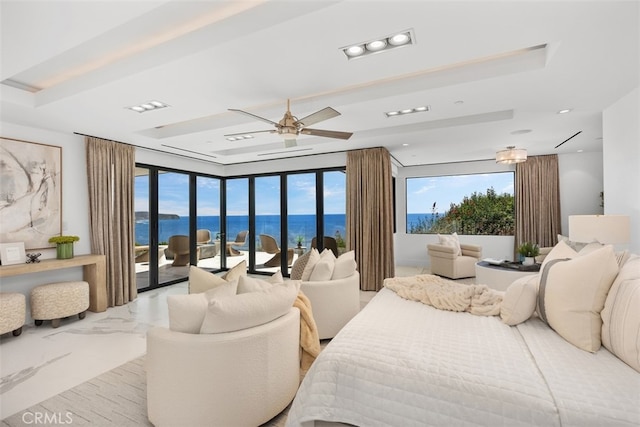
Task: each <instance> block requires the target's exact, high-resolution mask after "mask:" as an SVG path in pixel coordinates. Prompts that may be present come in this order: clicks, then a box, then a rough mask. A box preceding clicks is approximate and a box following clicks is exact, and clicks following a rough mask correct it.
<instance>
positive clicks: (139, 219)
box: [134, 167, 157, 289]
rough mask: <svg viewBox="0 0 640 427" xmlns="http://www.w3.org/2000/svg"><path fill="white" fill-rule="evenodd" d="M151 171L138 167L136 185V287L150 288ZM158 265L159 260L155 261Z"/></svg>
mask: <svg viewBox="0 0 640 427" xmlns="http://www.w3.org/2000/svg"><path fill="white" fill-rule="evenodd" d="M149 189H150V184H149V169H148V168H143V167H136V177H135V183H134V209H135V262H136V287H137V288H138V289H144V288H148V287H149V286H150V283H151V278H150V274H151V270H152V269H153V268H155V267H152V266H151V262H152V260H151V246H152V245H151V240H150V238H149V236H150V235H151V224H150V222H149V221H150V218H151V216H150V211H151V209H150V208H149V202H150V199H149ZM154 262H155V263H156V264H157V259H154Z"/></svg>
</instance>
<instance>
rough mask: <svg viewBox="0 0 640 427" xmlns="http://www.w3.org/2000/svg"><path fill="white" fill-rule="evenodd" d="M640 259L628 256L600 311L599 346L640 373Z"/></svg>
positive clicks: (639, 257)
mask: <svg viewBox="0 0 640 427" xmlns="http://www.w3.org/2000/svg"><path fill="white" fill-rule="evenodd" d="M639 308H640V256H638V255H629V257H628V259H627V261H626V262H625V263H624V264H623V265H622V268H620V272H619V273H618V275H617V276H616V279H615V280H614V282H613V285H611V289H610V290H609V294H608V295H607V299H606V301H605V303H604V309H602V313H601V315H602V345H604V346H605V347H606V348H607V350H609V351H610V352H611V353H613V354H615V355H616V356H618V358H620V359H621V360H622V361H623V362H625V363H626V364H627V365H629V366H631V367H632V368H633V369H635V370H636V371H638V372H640V309H639Z"/></svg>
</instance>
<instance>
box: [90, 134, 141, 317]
mask: <svg viewBox="0 0 640 427" xmlns="http://www.w3.org/2000/svg"><path fill="white" fill-rule="evenodd" d="M85 145H86V155H87V177H88V182H89V227H90V234H91V252H92V253H95V254H102V255H105V256H106V260H107V277H106V281H107V302H108V305H109V307H113V306H117V305H123V304H126V303H128V302H129V301H133V300H134V299H136V297H137V296H138V290H137V287H136V280H135V279H136V276H135V274H136V273H135V257H134V250H133V249H134V239H135V237H134V206H133V183H134V179H135V148H134V147H133V146H130V145H126V144H120V143H117V142H114V141H108V140H103V139H100V138H94V137H86V140H85Z"/></svg>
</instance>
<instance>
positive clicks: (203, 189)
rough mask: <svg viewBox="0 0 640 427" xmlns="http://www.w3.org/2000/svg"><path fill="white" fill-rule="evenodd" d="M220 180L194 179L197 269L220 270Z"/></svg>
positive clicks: (200, 177) (205, 177)
mask: <svg viewBox="0 0 640 427" xmlns="http://www.w3.org/2000/svg"><path fill="white" fill-rule="evenodd" d="M220 232H221V228H220V179H218V178H211V177H207V176H197V177H196V244H197V250H198V267H200V268H206V269H219V268H220V255H221V254H222V253H223V252H224V251H221V243H220Z"/></svg>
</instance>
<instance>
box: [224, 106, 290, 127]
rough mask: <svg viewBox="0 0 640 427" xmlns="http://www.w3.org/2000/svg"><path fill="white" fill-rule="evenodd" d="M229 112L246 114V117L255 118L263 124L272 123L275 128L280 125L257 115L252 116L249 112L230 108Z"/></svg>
mask: <svg viewBox="0 0 640 427" xmlns="http://www.w3.org/2000/svg"><path fill="white" fill-rule="evenodd" d="M229 111H233V112H235V113H240V114H244V115H247V116H250V117H253V118H254V119H258V120H262V121H263V122H267V123H270V124H272V125H274V126H278V123H276V122H274V121H272V120H269V119H265V118H264V117H260V116H256V115H255V114H251V113H249V112H247V111H242V110H236V109H235V108H229Z"/></svg>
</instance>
